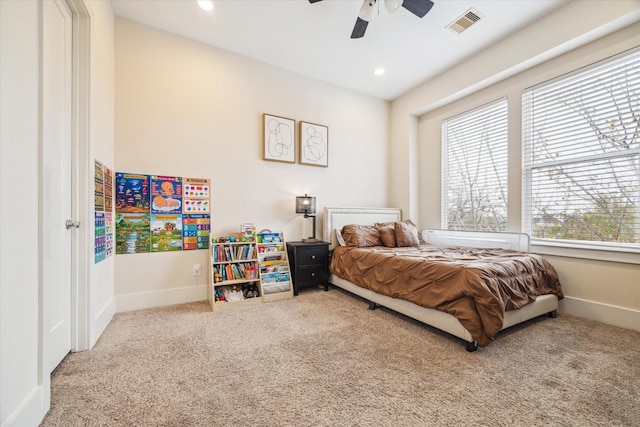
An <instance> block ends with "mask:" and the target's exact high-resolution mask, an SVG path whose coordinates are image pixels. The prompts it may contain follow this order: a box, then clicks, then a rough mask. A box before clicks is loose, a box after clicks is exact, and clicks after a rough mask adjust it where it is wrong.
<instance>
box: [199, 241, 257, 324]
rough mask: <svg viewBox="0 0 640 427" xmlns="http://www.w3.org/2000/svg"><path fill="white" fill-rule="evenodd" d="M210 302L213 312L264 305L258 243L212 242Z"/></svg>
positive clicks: (210, 249)
mask: <svg viewBox="0 0 640 427" xmlns="http://www.w3.org/2000/svg"><path fill="white" fill-rule="evenodd" d="M209 255H210V257H209V258H210V263H211V269H210V275H211V277H210V278H209V282H210V287H209V290H208V294H209V295H208V299H209V304H210V305H211V309H212V310H214V311H217V310H224V309H229V308H233V307H240V306H245V305H250V304H257V303H261V302H262V299H261V296H262V292H261V290H260V273H259V269H258V258H257V250H256V242H255V241H250V242H225V243H211V245H210V247H209Z"/></svg>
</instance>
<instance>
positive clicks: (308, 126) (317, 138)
mask: <svg viewBox="0 0 640 427" xmlns="http://www.w3.org/2000/svg"><path fill="white" fill-rule="evenodd" d="M300 164H303V165H312V166H322V167H325V168H326V167H327V166H329V128H328V127H327V126H323V125H319V124H315V123H308V122H300Z"/></svg>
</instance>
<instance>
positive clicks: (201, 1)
mask: <svg viewBox="0 0 640 427" xmlns="http://www.w3.org/2000/svg"><path fill="white" fill-rule="evenodd" d="M198 6H200V8H201V9H204V10H207V11H209V10H213V2H212V1H211V0H198Z"/></svg>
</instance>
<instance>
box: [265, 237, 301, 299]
mask: <svg viewBox="0 0 640 427" xmlns="http://www.w3.org/2000/svg"><path fill="white" fill-rule="evenodd" d="M256 248H257V252H258V254H257V256H258V267H259V271H260V290H261V295H262V300H263V301H265V302H268V301H276V300H280V299H284V298H292V297H293V286H292V282H291V272H290V270H289V260H288V258H287V249H286V243H285V240H284V235H283V233H282V232H275V233H271V232H269V233H258V235H257V247H256Z"/></svg>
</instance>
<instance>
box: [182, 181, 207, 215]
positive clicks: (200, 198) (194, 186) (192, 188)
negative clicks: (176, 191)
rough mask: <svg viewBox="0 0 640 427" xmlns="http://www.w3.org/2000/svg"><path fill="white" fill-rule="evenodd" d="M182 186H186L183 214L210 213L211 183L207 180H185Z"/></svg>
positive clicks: (183, 198)
mask: <svg viewBox="0 0 640 427" xmlns="http://www.w3.org/2000/svg"><path fill="white" fill-rule="evenodd" d="M182 184H183V186H184V195H183V197H182V200H183V204H182V213H184V214H207V213H210V212H211V209H210V208H211V206H210V198H209V196H210V193H209V191H210V190H209V189H210V188H211V185H210V181H209V180H208V179H205V178H183V179H182Z"/></svg>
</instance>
